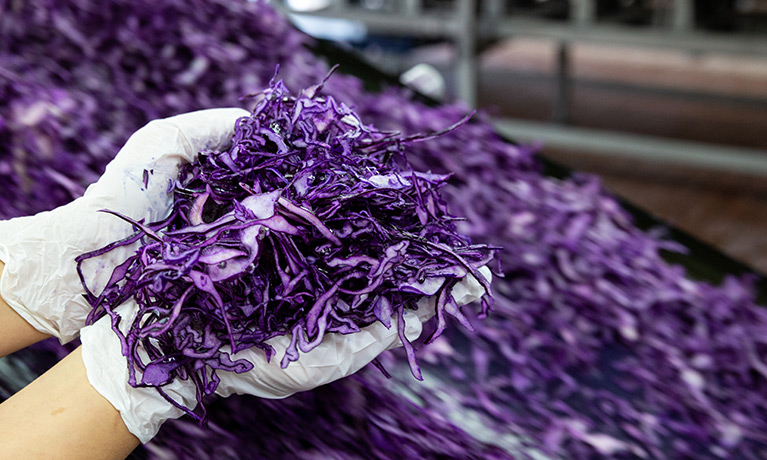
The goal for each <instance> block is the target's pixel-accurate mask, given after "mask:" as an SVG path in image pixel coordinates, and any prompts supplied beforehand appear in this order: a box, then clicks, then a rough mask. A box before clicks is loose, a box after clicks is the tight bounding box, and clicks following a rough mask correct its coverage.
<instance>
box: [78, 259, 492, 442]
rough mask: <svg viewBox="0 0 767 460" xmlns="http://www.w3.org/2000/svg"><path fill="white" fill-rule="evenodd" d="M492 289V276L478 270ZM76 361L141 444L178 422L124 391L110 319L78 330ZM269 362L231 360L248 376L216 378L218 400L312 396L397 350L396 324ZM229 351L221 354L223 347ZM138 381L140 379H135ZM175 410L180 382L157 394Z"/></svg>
mask: <svg viewBox="0 0 767 460" xmlns="http://www.w3.org/2000/svg"><path fill="white" fill-rule="evenodd" d="M480 272H481V273H482V275H483V276H485V278H486V279H487V280H488V281H490V279H491V274H490V270H488V269H487V268H486V267H482V268H480ZM453 293H454V297H455V300H456V302H457V303H458V304H459V305H465V304H468V303H471V302H473V301H475V300H477V299H479V298H480V297H481V296H482V294H483V293H484V289H483V288H482V286H481V285H480V283H479V282H478V281H477V280H476V279H475V278H474V277H473V276H471V275H469V276H467V277H466V278H465V279H464V280H462V281H461V282H460V283H458V284H457V285H456V286H454V288H453ZM434 301H435V300H434V298H433V297H430V298H424V299H422V300H421V301H420V302H419V308H418V310H416V311H407V312H405V315H404V319H405V336H406V337H407V338H408V340H411V341H412V340H415V339H417V338H418V336H419V335H421V331H422V324H421V321H426V320H427V319H429V318H430V317H431V316H433V315H434ZM135 310H136V306H135V304H133V303H132V302H128V303H126V304H124V305H122V306H120V307H119V308H118V312H119V313H120V316H121V317H122V320H121V321H120V329H121V331H122V332H123V333H125V332H126V330H127V327H128V325H130V324H131V323H132V321H133V315H135ZM81 340H82V343H83V348H82V353H83V361H84V363H85V368H86V371H87V374H88V380H89V381H90V383H91V385H92V386H93V387H94V388H95V389H96V390H97V391H98V392H99V393H100V394H101V395H102V396H104V397H105V398H106V399H107V400H108V401H109V402H110V403H111V404H112V405H113V406H114V407H115V408H116V409H117V410H118V411H120V415H121V416H122V419H123V421H124V422H125V425H126V427H127V428H128V430H129V431H130V432H131V433H133V434H134V435H135V436H136V437H137V438H138V439H139V440H140V441H141V442H142V443H146V442H148V441H149V440H150V439H152V438H153V437H154V436H155V435H156V434H157V432H158V431H159V429H160V426H161V425H162V424H163V423H164V422H165V421H166V420H168V419H173V418H178V417H180V416H181V415H183V411H182V410H181V409H179V408H177V407H175V406H173V405H172V404H170V403H169V402H168V401H166V400H165V398H163V397H162V396H160V394H159V393H157V391H156V390H155V389H154V388H134V387H132V386H130V385H129V384H128V364H127V360H126V359H125V357H124V356H123V355H122V351H121V347H120V341H119V339H118V338H117V335H116V334H115V333H114V331H112V329H111V322H110V317H108V316H107V317H104V318H102V319H100V320H99V321H97V322H96V323H95V324H93V325H92V326H88V327H85V328H84V329H83V330H82V335H81ZM267 343H269V344H270V345H271V346H272V347H274V350H275V354H274V356H273V357H272V359H271V361H270V362H267V361H266V355H265V353H264V352H263V351H262V350H258V349H251V350H244V351H241V352H239V353H237V354H235V355H233V357H232V359H233V360H236V359H247V360H248V361H250V362H251V363H253V369H252V370H250V371H248V372H246V373H243V374H236V373H233V372H223V371H219V372H218V376H219V377H220V378H221V382H220V383H219V386H218V389H217V390H216V394H218V395H221V396H224V397H227V396H230V395H231V394H234V393H236V394H249V395H253V396H258V397H261V398H268V399H279V398H285V397H288V396H290V395H292V394H294V393H297V392H300V391H306V390H310V389H312V388H316V387H318V386H321V385H325V384H327V383H330V382H333V381H335V380H338V379H340V378H343V377H346V376H348V375H351V374H353V373H355V372H357V371H358V370H360V369H361V368H362V367H364V366H365V365H367V364H368V363H370V362H371V361H372V360H373V359H374V358H376V357H377V356H378V355H379V354H381V353H383V352H384V351H386V350H389V349H391V348H396V347H399V346H401V345H402V343H401V342H400V339H399V335H398V328H397V320H396V316H395V317H393V318H392V321H391V328H389V329H387V328H386V326H384V325H383V324H381V323H380V322H375V323H373V324H371V325H370V326H367V327H365V328H362V329H361V330H360V332H356V333H353V334H338V333H328V334H326V335H325V337H324V339H323V341H322V342H321V343H320V345H319V346H317V347H316V348H315V349H313V350H312V351H310V352H308V353H302V354H301V357H300V359H299V360H298V361H295V362H292V363H290V364H289V365H288V366H287V368H285V369H282V368H281V367H280V360H281V358H282V356H283V355H284V354H285V349H286V348H287V346H288V344H289V343H290V336H289V335H286V336H281V337H275V338H273V339H270V340H269V341H267ZM224 350H227V347H224ZM136 378H137V380H138V381H140V380H141V376H140V375H137V376H136ZM163 390H164V391H165V392H166V393H168V394H169V395H170V396H171V397H172V398H173V399H174V400H175V401H176V402H178V403H180V404H182V405H184V406H185V407H189V408H193V407H194V405H195V404H196V401H195V387H194V385H193V384H192V383H191V382H189V381H186V380H179V379H175V380H174V381H173V382H171V383H170V384H169V385H167V386H165V387H163Z"/></svg>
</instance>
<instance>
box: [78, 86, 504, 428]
mask: <svg viewBox="0 0 767 460" xmlns="http://www.w3.org/2000/svg"><path fill="white" fill-rule="evenodd" d="M323 83H324V82H323ZM321 89H322V84H320V85H316V86H313V87H310V88H308V89H306V90H303V91H301V92H300V93H299V94H298V95H296V96H293V95H291V93H290V92H289V91H288V89H287V88H286V87H285V85H284V83H283V82H282V81H281V80H279V81H274V80H273V81H272V83H271V84H270V87H269V88H268V89H267V90H265V91H264V92H263V93H260V94H258V95H257V98H259V99H260V102H259V103H258V105H257V106H256V108H255V109H254V110H253V112H252V114H251V116H250V117H245V118H241V119H239V120H237V124H236V128H235V134H234V138H233V139H232V143H231V144H232V145H231V147H230V148H229V149H228V150H225V151H213V152H204V153H201V155H200V158H199V159H198V160H197V161H195V162H193V163H191V164H187V165H184V166H183V167H182V168H181V171H180V173H179V178H178V180H177V182H176V184H175V187H174V189H173V192H174V196H175V201H174V205H173V210H172V211H171V214H170V217H169V218H166V219H164V220H163V221H162V222H158V223H152V224H146V225H144V224H143V223H140V222H135V221H133V220H131V219H130V218H128V217H125V216H120V217H122V218H124V219H126V220H128V221H130V222H132V223H133V224H134V225H135V226H136V227H137V228H138V229H139V231H138V233H137V234H136V236H134V237H132V238H127V239H125V240H122V241H119V242H115V243H112V244H110V245H108V246H106V247H105V248H102V249H99V250H97V251H94V252H91V253H88V254H84V255H82V256H80V257H78V259H77V261H78V264H81V263H82V262H83V261H85V260H88V259H91V258H97V257H99V256H101V255H103V254H105V253H107V252H109V251H111V250H114V249H115V248H118V247H122V246H126V245H129V244H132V243H133V242H135V241H136V240H138V239H141V240H142V241H143V243H142V245H141V246H140V247H139V248H138V249H137V250H136V253H135V255H133V256H131V257H130V258H129V259H127V260H126V261H124V262H121V263H120V265H118V266H117V268H115V270H114V272H113V273H112V275H111V277H110V280H109V282H108V284H107V285H106V287H105V288H104V290H103V292H101V293H99V294H98V295H97V294H94V293H93V292H91V291H90V290H89V289H88V280H87V279H85V278H84V277H83V275H82V272H81V279H82V280H83V286H84V287H85V289H86V291H87V293H88V299H89V301H90V302H91V305H92V306H93V310H92V312H91V314H90V315H89V317H88V322H89V323H93V322H95V321H96V320H98V319H99V318H101V317H103V316H104V315H105V314H108V315H109V316H110V317H112V318H113V321H112V324H113V325H115V326H114V327H113V329H114V331H115V333H116V334H117V335H118V336H119V337H120V340H121V342H122V352H123V355H124V356H126V357H127V359H128V368H129V383H130V384H131V385H133V386H139V385H141V386H152V387H156V388H157V389H158V391H160V393H161V394H162V395H163V396H164V397H165V398H167V399H168V400H169V401H171V402H173V403H174V404H176V403H175V402H174V401H173V400H172V399H171V398H169V397H168V396H167V395H166V393H165V392H163V391H162V389H161V387H162V386H164V385H166V384H168V383H169V382H171V381H173V380H174V379H176V378H181V379H184V380H187V379H189V380H191V381H192V382H193V383H194V384H195V385H196V387H197V399H198V401H197V402H198V403H202V400H201V398H202V395H210V394H213V393H214V392H215V390H216V388H217V387H218V382H219V375H218V374H217V372H218V371H227V372H236V373H243V372H247V371H249V370H251V369H252V368H253V364H252V363H250V362H249V361H247V360H245V359H238V360H236V361H233V360H232V357H231V354H230V353H237V352H239V351H241V350H245V349H250V348H253V347H257V348H261V349H262V350H263V351H264V352H265V353H266V356H267V359H270V358H271V355H272V354H273V353H274V350H273V348H272V347H271V346H269V344H268V343H266V341H267V340H268V339H271V338H273V337H275V336H278V335H285V334H290V335H291V342H290V345H289V346H288V348H287V349H286V351H285V355H284V356H283V357H281V360H282V361H281V366H282V367H283V368H284V367H287V366H288V365H289V363H290V362H291V361H296V360H298V359H299V350H300V352H304V353H307V352H309V351H311V350H313V349H314V348H315V347H317V346H318V345H319V344H320V342H321V341H322V340H323V338H324V336H325V334H326V333H334V332H335V333H341V334H352V333H355V332H358V331H359V330H360V328H361V327H364V326H367V325H369V324H372V323H373V322H375V321H380V322H381V323H382V324H384V325H385V326H386V327H391V318H392V315H394V316H395V317H396V320H397V322H398V323H399V325H400V327H399V337H400V339H401V341H402V343H403V345H404V348H405V350H406V352H407V358H408V362H409V364H410V368H411V371H412V373H413V375H414V376H415V377H416V378H417V379H419V380H420V379H421V373H420V369H419V368H418V365H417V363H416V359H415V351H414V350H413V347H412V345H411V343H410V341H409V340H408V339H407V337H406V336H405V333H404V327H403V325H404V317H403V315H404V314H405V310H407V309H409V310H416V309H417V308H418V305H417V302H418V301H419V300H420V299H421V298H423V297H425V296H433V297H434V298H435V299H436V301H435V311H436V316H437V318H438V319H439V327H438V328H437V330H435V331H434V333H433V334H432V335H431V338H430V340H434V339H436V338H437V337H439V336H440V335H441V334H442V332H444V329H445V327H446V318H447V316H448V315H449V316H453V317H456V318H459V319H461V320H463V322H464V323H465V324H466V325H468V323H467V322H466V321H465V319H464V316H463V313H462V312H461V307H459V306H458V305H457V304H456V301H455V299H454V298H453V295H452V289H453V286H455V284H457V283H458V282H459V281H460V280H461V279H463V278H464V277H466V276H473V277H475V278H476V279H477V280H479V281H480V283H482V285H483V287H484V288H485V296H483V297H482V305H483V307H482V312H481V314H482V316H485V315H486V314H487V311H488V309H489V306H490V300H491V299H490V296H489V294H490V285H489V283H488V281H487V280H486V279H485V278H484V277H483V276H482V274H481V273H479V272H478V270H477V269H478V268H479V267H481V266H484V265H486V264H488V263H489V262H490V261H491V260H492V258H493V252H494V251H493V250H492V249H490V248H488V247H487V246H486V245H481V244H471V243H470V242H469V240H468V239H467V238H466V237H464V236H462V235H460V234H459V233H457V232H456V230H455V225H454V221H456V220H457V218H456V217H453V216H451V215H450V214H449V213H448V211H447V208H446V206H445V203H444V202H443V200H442V198H441V197H440V194H439V189H440V188H441V187H442V186H443V185H444V183H445V181H446V180H447V179H448V176H447V175H439V174H431V173H422V172H416V171H414V170H413V169H412V168H411V167H410V165H409V163H408V161H407V159H406V157H405V147H407V146H408V145H410V144H412V143H415V142H419V141H423V140H427V139H432V138H434V137H437V136H438V135H439V134H442V133H438V134H434V135H429V136H425V135H419V136H411V137H408V138H404V137H402V136H400V135H397V134H396V133H383V132H380V131H377V130H375V129H374V128H373V127H372V126H367V125H365V124H364V123H363V121H362V120H360V118H359V117H358V116H357V115H356V114H355V113H354V112H353V111H352V110H351V109H349V108H348V107H347V106H346V105H345V104H343V103H339V102H337V101H336V100H335V99H334V98H333V97H330V96H323V95H322V94H321ZM464 122H465V120H464ZM457 126H458V125H455V126H453V127H450V128H448V129H447V130H446V132H449V131H450V130H452V129H454V128H456V127H457ZM118 216H119V214H118ZM78 266H79V265H78ZM126 300H133V301H135V303H136V304H137V308H138V312H137V314H136V315H135V316H134V317H133V321H132V323H131V325H130V329H129V331H128V332H127V333H123V332H121V331H120V329H119V328H117V326H116V324H118V323H120V321H119V320H118V318H120V315H119V313H117V312H116V309H117V307H118V306H119V305H121V304H122V303H124V302H125V301H126ZM123 320H124V319H123ZM225 345H228V346H229V349H228V350H224V349H222V347H224V346H225ZM139 346H140V347H141V348H142V349H143V350H145V351H146V353H147V354H148V358H147V360H144V359H142V358H141V355H140V354H139V352H138V351H137V350H138V347H139ZM137 370H140V371H141V374H142V376H141V379H140V380H139V379H138V378H137V377H136V371H137ZM183 408H184V409H185V410H186V411H187V412H188V413H189V414H191V415H193V416H195V417H199V418H201V419H202V417H203V416H204V413H205V412H204V406H203V405H202V404H199V408H200V411H199V412H201V413H202V414H203V415H198V412H194V411H193V410H192V409H193V408H187V407H183Z"/></svg>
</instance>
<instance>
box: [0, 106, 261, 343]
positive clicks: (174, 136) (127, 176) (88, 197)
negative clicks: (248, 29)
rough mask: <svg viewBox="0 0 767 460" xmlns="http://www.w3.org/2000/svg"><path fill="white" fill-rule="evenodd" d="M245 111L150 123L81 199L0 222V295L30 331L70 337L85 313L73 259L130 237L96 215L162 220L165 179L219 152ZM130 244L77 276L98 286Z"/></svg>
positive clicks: (121, 225) (125, 227)
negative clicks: (210, 151)
mask: <svg viewBox="0 0 767 460" xmlns="http://www.w3.org/2000/svg"><path fill="white" fill-rule="evenodd" d="M248 114H249V113H248V112H247V111H245V110H243V109H237V108H226V109H212V110H202V111H198V112H192V113H187V114H183V115H178V116H175V117H171V118H166V119H163V120H155V121H152V122H150V123H149V124H147V125H146V126H145V127H143V128H141V129H140V130H138V131H136V133H134V134H133V136H131V137H130V139H128V142H127V143H126V144H125V146H124V147H123V148H122V149H121V150H120V152H119V153H118V154H117V156H116V157H115V159H114V160H113V161H112V162H110V163H109V165H108V166H107V168H106V171H105V172H104V174H103V175H102V176H101V178H100V179H99V180H98V181H97V182H96V183H95V184H93V185H91V186H90V187H88V189H87V191H86V192H85V194H84V195H83V196H82V197H81V198H78V199H76V200H75V201H73V202H72V203H70V204H67V205H65V206H61V207H59V208H56V209H54V210H52V211H49V212H42V213H40V214H37V215H35V216H30V217H20V218H16V219H11V220H7V221H2V222H0V261H2V262H4V263H5V270H4V272H3V275H2V278H0V297H2V298H3V299H4V300H5V301H6V302H7V303H8V304H9V305H10V306H11V307H12V308H13V309H14V310H15V311H16V312H17V313H18V314H19V315H21V317H22V318H24V319H25V320H26V321H27V322H28V323H29V324H31V325H32V326H33V327H34V328H35V329H37V330H39V331H41V332H43V333H46V334H50V335H53V336H56V337H58V338H59V340H60V341H61V342H62V343H66V342H69V341H70V340H72V339H74V338H75V337H77V336H78V334H79V331H80V329H81V328H82V327H83V326H84V325H85V319H86V317H87V315H88V312H89V311H90V309H91V308H90V305H88V302H87V301H86V300H85V299H84V298H83V297H82V294H83V289H82V285H81V284H80V279H79V277H78V274H77V266H76V263H75V257H77V256H79V255H81V254H83V253H86V252H90V251H93V250H96V249H99V248H101V247H103V246H105V245H107V244H109V243H111V242H113V241H118V240H120V239H123V238H125V237H127V236H129V235H131V234H132V233H133V229H132V226H131V225H130V224H128V223H126V222H123V221H122V220H121V219H118V218H116V217H115V216H113V215H109V214H106V213H103V212H99V210H101V209H109V210H112V211H117V212H120V213H121V214H123V215H126V216H129V217H131V218H133V219H136V220H140V219H144V220H145V221H146V222H153V221H156V220H159V219H161V218H163V217H165V216H166V215H167V214H168V213H169V212H170V209H171V206H172V194H171V193H168V190H169V189H168V185H169V181H172V180H175V178H176V177H177V175H178V168H179V166H180V165H181V164H182V163H184V162H190V161H193V160H194V159H195V158H196V156H197V153H198V152H200V151H201V150H205V149H220V148H222V147H223V146H224V145H225V144H226V143H227V142H229V141H230V140H231V138H232V134H233V133H234V124H235V121H236V120H237V119H238V118H240V117H244V116H248ZM145 171H146V172H145ZM137 244H138V243H137ZM136 247H137V246H124V247H121V248H118V249H115V250H113V251H111V252H110V253H108V254H105V255H104V256H102V257H99V258H98V261H97V262H96V261H86V263H85V264H84V272H85V273H84V274H85V276H86V279H88V282H89V286H90V287H92V288H93V289H94V292H100V291H101V289H103V287H104V285H105V284H106V282H107V281H108V279H109V276H110V274H111V272H112V269H113V268H114V266H116V265H117V264H118V263H119V262H121V261H124V260H125V259H126V258H127V257H128V255H129V254H131V253H132V252H133V251H134V250H135V248H136Z"/></svg>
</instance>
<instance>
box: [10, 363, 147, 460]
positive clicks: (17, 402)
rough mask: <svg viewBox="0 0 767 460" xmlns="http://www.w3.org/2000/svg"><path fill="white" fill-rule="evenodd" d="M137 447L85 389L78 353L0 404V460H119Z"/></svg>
mask: <svg viewBox="0 0 767 460" xmlns="http://www.w3.org/2000/svg"><path fill="white" fill-rule="evenodd" d="M138 445H139V440H138V439H137V438H136V437H135V436H133V435H132V434H131V433H130V432H129V431H128V429H127V428H126V427H125V424H124V423H123V421H122V418H121V417H120V413H119V412H118V411H117V410H116V409H115V408H114V407H112V405H111V404H110V403H109V402H108V401H107V400H106V399H104V398H103V397H102V396H101V395H100V394H99V393H98V392H97V391H96V390H94V389H93V387H91V385H90V383H88V377H87V375H86V373H85V365H84V364H83V360H82V353H81V349H80V348H78V349H77V350H75V351H73V352H72V353H70V354H69V355H68V356H67V357H65V358H64V359H63V360H61V361H60V362H59V363H58V364H56V365H55V366H54V367H53V368H51V369H50V370H49V371H48V372H46V373H45V374H43V375H42V376H40V377H39V378H37V380H35V381H34V382H32V383H31V384H29V385H27V386H26V387H25V388H24V389H22V390H21V391H19V392H18V393H16V394H15V395H13V396H12V397H11V398H10V399H8V400H7V401H5V402H4V403H2V404H0V458H24V459H30V460H37V459H41V460H42V459H46V460H47V459H51V458H56V459H59V460H81V459H92V460H123V459H125V458H126V457H127V456H128V455H129V454H130V453H131V452H132V451H133V449H135V448H136V447H137V446H138Z"/></svg>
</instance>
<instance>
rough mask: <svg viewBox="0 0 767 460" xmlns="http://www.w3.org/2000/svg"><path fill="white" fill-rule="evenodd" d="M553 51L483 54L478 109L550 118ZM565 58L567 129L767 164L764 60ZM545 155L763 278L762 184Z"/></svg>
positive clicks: (607, 51)
mask: <svg viewBox="0 0 767 460" xmlns="http://www.w3.org/2000/svg"><path fill="white" fill-rule="evenodd" d="M555 49H556V48H555V47H554V45H553V44H551V43H546V42H540V41H531V40H517V41H516V42H514V41H512V42H508V43H505V44H501V45H498V46H497V47H495V48H491V49H490V50H488V51H487V52H486V53H485V54H484V56H483V59H482V71H481V84H480V88H481V89H480V106H481V107H483V108H487V109H488V110H490V111H491V112H494V113H496V114H498V115H501V116H511V117H516V118H522V119H527V120H539V121H545V120H548V119H550V117H551V112H552V107H553V105H554V95H555V94H556V87H555V83H554V82H555V79H554V72H555V70H554V69H555V67H554V65H553V64H554V62H555V61H554V56H555ZM572 56H573V57H572V61H571V62H572V69H573V75H574V77H575V78H574V81H573V92H572V97H571V100H570V107H571V111H570V123H571V124H573V125H576V126H584V127H593V128H602V129H613V130H617V131H625V132H633V133H641V134H649V135H654V136H664V137H670V138H677V139H687V140H694V141H703V142H710V143H715V144H728V145H737V146H743V147H753V148H758V149H764V150H765V160H766V161H767V61H766V60H761V61H760V60H758V59H746V58H731V57H726V56H687V55H684V54H680V53H676V52H653V51H647V50H630V49H614V48H606V47H601V48H600V47H594V46H582V47H580V48H578V49H576V50H575V52H574V53H573V55H572ZM544 153H545V154H546V155H547V156H548V157H550V158H551V159H553V160H556V161H559V162H561V163H564V164H566V165H568V166H570V167H572V168H573V169H576V170H581V171H588V172H593V173H596V174H599V175H600V176H602V178H603V180H604V182H605V184H606V185H607V187H608V188H610V189H611V190H613V191H614V192H615V193H617V194H618V195H620V196H622V197H624V198H626V199H627V200H629V201H631V202H633V203H635V204H636V205H638V206H640V207H642V208H644V209H646V210H647V211H649V212H650V213H652V214H655V215H656V216H658V217H660V218H661V219H663V220H665V221H667V222H669V223H671V224H673V225H675V226H677V227H678V228H680V229H683V230H685V231H687V232H688V233H691V234H693V235H695V236H697V237H698V238H699V239H702V240H703V241H705V242H707V243H710V244H712V245H713V246H715V247H717V248H719V249H720V250H722V251H723V252H725V253H726V254H728V255H730V256H732V257H734V258H736V259H738V260H740V261H742V262H745V263H747V264H749V265H751V266H753V267H754V268H755V269H756V270H758V271H761V272H762V273H767V178H764V177H758V176H748V175H741V176H734V175H732V174H721V173H717V172H716V171H703V170H694V169H691V168H689V167H668V166H661V165H657V164H652V163H646V162H639V161H625V160H617V159H610V158H603V157H601V158H594V157H593V156H591V155H588V152H566V151H561V150H559V151H557V150H553V149H545V150H544Z"/></svg>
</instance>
